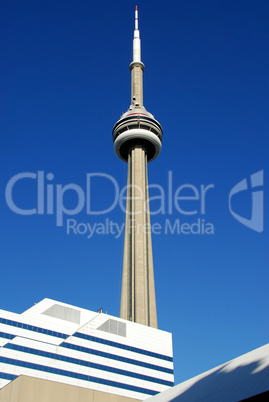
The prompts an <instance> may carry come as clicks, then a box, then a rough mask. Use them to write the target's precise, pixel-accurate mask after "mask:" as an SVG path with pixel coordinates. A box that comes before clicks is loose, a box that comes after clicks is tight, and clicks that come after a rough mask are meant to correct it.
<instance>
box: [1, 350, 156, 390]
mask: <svg viewBox="0 0 269 402" xmlns="http://www.w3.org/2000/svg"><path fill="white" fill-rule="evenodd" d="M0 363H5V364H11V365H13V366H17V367H25V368H28V369H32V370H38V371H44V372H46V373H52V374H57V375H62V376H65V377H72V378H77V379H79V380H83V381H91V382H95V383H98V384H103V385H110V386H111V387H116V388H122V389H126V390H129V391H134V392H140V393H142V394H147V395H156V394H157V393H158V391H153V390H151V389H146V388H142V387H136V386H134V385H130V384H123V383H120V382H117V381H112V380H106V379H104V378H98V377H93V376H89V375H85V374H78V373H74V372H72V371H67V370H62V369H57V368H53V367H48V366H43V365H41V364H35V363H29V362H24V361H22V360H15V359H10V358H7V357H1V356H0Z"/></svg>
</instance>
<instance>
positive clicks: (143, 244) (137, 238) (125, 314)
mask: <svg viewBox="0 0 269 402" xmlns="http://www.w3.org/2000/svg"><path fill="white" fill-rule="evenodd" d="M120 317H121V318H124V319H126V320H130V321H135V322H138V323H140V324H144V325H148V326H151V327H154V328H157V311H156V298H155V285H154V272H153V258H152V242H151V229H150V214H149V195H148V173H147V155H146V152H145V149H144V148H143V147H140V146H136V147H134V149H132V150H131V152H130V153H129V157H128V184H127V202H126V220H125V241H124V257H123V274H122V291H121V308H120Z"/></svg>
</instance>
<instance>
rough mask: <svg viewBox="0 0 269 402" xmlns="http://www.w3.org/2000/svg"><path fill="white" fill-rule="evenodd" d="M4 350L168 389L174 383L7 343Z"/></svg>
mask: <svg viewBox="0 0 269 402" xmlns="http://www.w3.org/2000/svg"><path fill="white" fill-rule="evenodd" d="M4 348H6V349H12V350H16V351H19V352H24V353H30V354H33V355H37V356H43V357H47V358H49V359H54V360H60V361H64V362H68V363H73V364H78V365H80V366H85V367H90V368H93V369H97V370H103V371H107V372H111V373H116V374H120V375H124V376H127V377H134V378H138V379H140V380H145V381H150V382H154V383H157V384H163V385H167V386H168V387H172V386H173V385H174V383H173V382H171V381H165V380H160V379H159V378H155V377H150V376H147V375H143V374H138V373H133V372H131V371H127V370H121V369H118V368H115V367H110V366H104V365H103V364H98V363H93V362H89V361H85V360H80V359H75V358H73V357H69V356H63V355H59V354H57V353H51V352H45V351H43V350H38V349H32V348H29V347H25V346H20V345H15V344H12V343H8V344H7V345H5V346H4Z"/></svg>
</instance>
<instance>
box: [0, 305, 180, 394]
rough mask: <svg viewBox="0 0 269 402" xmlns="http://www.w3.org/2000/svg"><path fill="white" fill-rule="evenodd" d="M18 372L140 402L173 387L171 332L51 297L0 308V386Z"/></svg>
mask: <svg viewBox="0 0 269 402" xmlns="http://www.w3.org/2000/svg"><path fill="white" fill-rule="evenodd" d="M20 375H26V376H31V377H35V378H40V379H45V380H50V381H56V382H60V383H64V384H69V385H75V386H78V387H83V388H87V389H93V390H96V391H102V392H108V393H111V394H116V395H121V396H125V397H130V398H136V399H140V400H144V399H147V398H149V397H150V396H152V395H155V394H157V393H159V392H162V391H164V390H165V389H167V388H168V387H171V386H173V385H174V374H173V351H172V335H171V334H170V333H168V332H164V331H161V330H158V329H155V328H151V327H147V326H144V325H140V324H137V323H134V322H131V321H126V320H123V319H119V318H116V317H112V316H110V315H107V314H104V313H102V312H98V313H96V312H92V311H89V310H85V309H80V308H78V307H74V306H70V305H68V304H64V303H60V302H57V301H54V300H51V299H44V300H42V301H41V302H39V303H37V304H36V305H34V306H33V307H31V308H30V309H29V310H27V311H25V312H24V313H22V314H15V313H11V312H7V311H3V310H0V388H2V387H4V386H5V385H7V384H8V383H9V382H10V381H12V380H14V379H16V378H17V377H18V376H20Z"/></svg>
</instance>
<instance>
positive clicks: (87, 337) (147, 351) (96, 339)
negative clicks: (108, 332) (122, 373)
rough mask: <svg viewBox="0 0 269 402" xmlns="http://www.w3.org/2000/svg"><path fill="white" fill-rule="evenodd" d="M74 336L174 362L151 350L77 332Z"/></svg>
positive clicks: (171, 358)
mask: <svg viewBox="0 0 269 402" xmlns="http://www.w3.org/2000/svg"><path fill="white" fill-rule="evenodd" d="M72 336H75V337H77V338H81V339H86V340H87V341H92V342H98V343H101V344H103V345H108V346H114V347H115V348H119V349H124V350H129V351H130V352H135V353H139V354H141V355H146V356H150V357H156V358H157V359H162V360H166V361H168V362H173V357H170V356H165V355H161V354H159V353H154V352H150V351H149V350H145V349H139V348H135V347H133V346H129V345H124V344H122V343H118V342H113V341H109V340H107V339H102V338H97V337H96V336H92V335H86V334H82V333H81V332H76V333H75V334H73V335H72Z"/></svg>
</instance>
